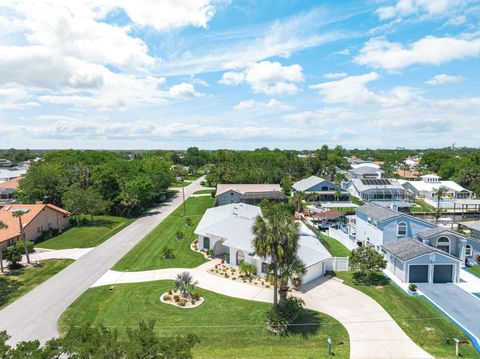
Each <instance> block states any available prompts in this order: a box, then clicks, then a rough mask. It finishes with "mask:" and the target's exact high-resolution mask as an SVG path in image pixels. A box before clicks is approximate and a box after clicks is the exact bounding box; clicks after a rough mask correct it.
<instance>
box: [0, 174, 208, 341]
mask: <svg viewBox="0 0 480 359" xmlns="http://www.w3.org/2000/svg"><path fill="white" fill-rule="evenodd" d="M202 179H203V178H201V179H198V180H196V181H194V182H192V184H190V185H188V186H187V187H185V197H186V198H187V197H189V196H190V195H191V194H192V193H193V192H195V191H197V190H200V189H202V187H201V186H200V181H201V180H202ZM182 203H183V199H182V192H181V191H180V192H179V193H178V194H177V195H176V196H174V197H173V198H172V199H171V200H170V201H169V202H166V203H164V204H163V205H162V206H160V207H158V208H156V209H154V210H152V211H150V212H148V213H147V214H146V215H145V216H143V217H141V218H139V219H138V220H136V221H135V222H133V223H132V224H130V225H129V226H128V227H126V228H124V229H123V230H122V231H120V232H118V233H117V234H115V235H114V236H113V237H111V238H110V239H108V240H107V241H105V242H103V243H102V244H100V245H99V246H98V247H96V248H94V249H92V250H91V251H89V252H88V253H86V254H84V255H83V256H81V257H80V258H79V259H78V260H77V261H76V262H75V263H72V264H71V265H70V266H68V267H67V268H65V269H64V270H63V271H61V272H60V273H58V274H57V275H55V276H53V277H51V278H50V279H48V280H47V281H45V282H44V283H42V284H41V285H39V286H38V287H36V288H34V289H33V290H31V291H30V292H29V293H27V294H25V295H24V296H23V297H21V298H20V299H18V300H17V301H15V302H13V303H12V304H10V305H9V306H7V307H5V308H4V309H2V310H0V330H6V331H7V332H8V334H9V335H11V336H12V338H11V340H10V342H11V343H12V344H15V343H18V342H19V341H23V340H32V339H39V340H40V341H41V342H44V341H46V340H48V339H50V338H52V337H55V336H58V332H57V321H58V319H59V318H60V315H61V314H62V313H63V312H64V311H65V309H67V307H68V306H69V305H70V304H72V303H73V301H74V300H75V299H77V298H78V297H79V296H80V295H81V294H82V293H83V292H84V291H86V290H87V289H88V288H90V286H91V285H92V284H93V283H95V282H96V281H97V280H98V279H99V278H100V277H101V276H102V275H103V274H104V273H105V272H106V271H108V270H109V269H110V268H111V267H112V266H113V265H114V264H115V263H116V262H118V261H119V260H120V259H121V258H122V257H123V256H124V255H125V254H127V253H128V252H129V251H130V250H131V249H132V248H133V247H134V246H135V245H136V244H137V243H138V242H140V241H141V240H142V239H143V238H144V237H145V236H146V235H147V234H148V233H149V232H150V231H151V230H152V229H154V228H155V227H156V226H157V225H158V224H159V223H160V222H162V221H163V220H164V219H165V218H166V217H167V216H168V215H169V214H170V213H172V212H173V211H174V210H175V209H176V208H177V207H179V206H180V205H181V204H182Z"/></svg>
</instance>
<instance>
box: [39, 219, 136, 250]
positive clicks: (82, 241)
mask: <svg viewBox="0 0 480 359" xmlns="http://www.w3.org/2000/svg"><path fill="white" fill-rule="evenodd" d="M84 219H85V220H87V223H85V224H81V225H80V226H76V225H75V223H73V224H72V227H70V229H68V230H66V231H65V232H63V233H61V234H59V235H58V236H55V237H53V238H50V239H48V240H46V241H43V242H39V243H37V244H36V245H35V247H38V248H47V249H68V248H90V247H96V246H98V245H99V244H100V243H102V242H104V241H105V240H107V239H108V238H110V237H111V236H113V235H114V234H115V233H117V232H119V231H121V230H122V229H123V228H125V227H126V226H128V225H129V224H130V223H132V222H133V221H134V219H132V218H124V217H114V216H94V217H93V221H92V220H91V219H90V216H88V217H84Z"/></svg>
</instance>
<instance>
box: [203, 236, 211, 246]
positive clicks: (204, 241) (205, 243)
mask: <svg viewBox="0 0 480 359" xmlns="http://www.w3.org/2000/svg"><path fill="white" fill-rule="evenodd" d="M203 249H210V238H208V237H203Z"/></svg>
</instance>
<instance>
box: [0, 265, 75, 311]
mask: <svg viewBox="0 0 480 359" xmlns="http://www.w3.org/2000/svg"><path fill="white" fill-rule="evenodd" d="M72 262H73V261H72V260H69V259H50V260H46V261H42V262H41V263H42V264H43V266H42V267H33V268H28V269H22V270H18V271H15V272H12V273H9V274H4V275H0V308H3V307H5V306H7V305H8V304H10V303H12V302H13V301H15V300H17V299H18V298H20V297H21V296H23V295H24V294H26V293H27V292H29V291H31V290H32V289H33V288H35V287H36V286H37V285H39V284H41V283H43V282H45V281H46V280H47V279H48V278H50V277H52V276H54V275H55V274H57V273H58V272H60V271H61V270H62V269H64V268H65V267H67V266H68V265H69V264H71V263H72Z"/></svg>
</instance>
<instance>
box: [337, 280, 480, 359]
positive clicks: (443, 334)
mask: <svg viewBox="0 0 480 359" xmlns="http://www.w3.org/2000/svg"><path fill="white" fill-rule="evenodd" d="M336 276H337V277H338V278H340V279H343V280H344V283H345V284H347V285H349V286H351V287H353V288H355V289H358V290H360V291H361V292H363V293H365V294H367V295H368V296H370V297H371V298H373V299H374V300H375V301H377V302H378V303H379V304H380V305H381V306H382V307H383V308H384V309H385V310H386V311H387V312H388V314H390V316H391V317H392V318H393V319H394V320H395V321H396V322H397V324H398V325H399V326H400V327H401V328H402V329H403V330H404V331H405V333H407V335H408V336H409V337H410V338H411V339H412V340H413V341H414V342H415V343H416V344H417V345H419V346H420V347H421V348H423V349H424V350H425V351H427V352H428V353H430V354H431V355H433V356H434V357H436V358H452V357H454V356H455V342H454V340H453V338H459V339H460V340H462V341H465V342H468V343H469V344H463V345H461V348H460V352H461V354H462V356H463V357H464V358H479V357H480V355H479V353H478V352H477V351H476V350H475V348H474V347H473V346H472V345H471V344H470V341H469V338H468V336H467V335H466V334H465V333H464V332H463V331H462V330H460V329H459V328H458V327H457V326H456V325H455V324H454V323H452V322H451V321H450V320H449V319H448V318H447V317H445V316H444V315H443V314H442V313H440V312H439V311H438V310H437V309H436V308H435V307H434V306H433V305H431V304H430V303H429V302H428V301H427V300H426V299H425V298H423V297H421V296H410V295H408V294H406V293H405V292H403V291H402V290H401V289H400V288H398V287H397V286H396V285H395V284H394V283H392V282H390V281H389V280H388V279H387V278H384V277H382V278H381V280H380V281H379V282H378V283H376V284H374V285H365V284H361V283H359V282H357V281H356V280H355V279H354V277H353V273H352V272H338V273H336ZM447 338H448V341H447Z"/></svg>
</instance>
